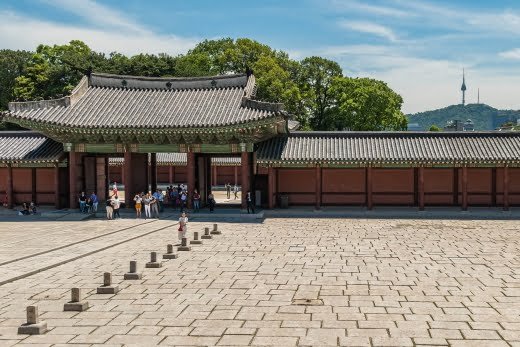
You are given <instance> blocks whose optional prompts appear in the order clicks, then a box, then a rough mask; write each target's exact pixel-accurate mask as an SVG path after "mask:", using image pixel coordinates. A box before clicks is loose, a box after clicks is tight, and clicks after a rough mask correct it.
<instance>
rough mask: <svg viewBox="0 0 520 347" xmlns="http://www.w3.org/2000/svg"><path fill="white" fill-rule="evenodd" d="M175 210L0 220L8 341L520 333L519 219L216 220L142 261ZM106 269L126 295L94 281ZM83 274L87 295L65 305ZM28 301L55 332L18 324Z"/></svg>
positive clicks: (457, 338) (498, 336)
mask: <svg viewBox="0 0 520 347" xmlns="http://www.w3.org/2000/svg"><path fill="white" fill-rule="evenodd" d="M174 223H175V222H174V220H173V216H172V220H167V219H164V220H159V221H150V220H149V221H136V220H132V219H128V220H122V221H105V220H89V221H84V222H43V221H42V222H37V221H34V222H17V223H8V222H3V223H1V222H0V283H2V284H1V285H0V346H11V345H18V346H22V345H30V346H62V345H70V344H77V345H84V346H97V345H105V346H122V345H126V346H129V345H135V346H150V345H209V346H211V345H217V346H221V345H222V346H224V345H230V346H236V345H244V346H248V345H254V346H294V345H302V346H337V345H343V346H414V345H437V346H442V345H453V346H520V316H519V314H520V244H519V235H518V232H519V229H520V228H519V226H520V223H519V222H516V221H453V220H377V219H371V220H367V219H296V218H294V219H267V220H265V221H264V222H263V223H219V229H220V230H222V232H223V234H222V235H216V236H214V238H213V239H212V240H204V244H203V245H193V248H192V251H190V252H179V253H180V257H179V258H178V259H174V260H168V261H165V262H164V263H163V267H162V268H157V269H145V268H144V264H145V263H146V262H147V261H149V257H150V252H151V251H158V252H160V254H162V253H164V251H165V250H166V244H167V243H175V242H176V234H177V227H176V226H175V225H174ZM210 225H211V224H210V223H205V222H197V221H195V220H194V221H193V222H191V223H190V225H189V234H190V238H191V236H192V233H193V231H199V232H202V231H203V228H204V227H205V226H210ZM130 260H137V261H138V269H139V271H141V272H142V273H143V278H142V280H134V281H130V280H127V281H124V280H123V274H124V273H125V272H127V271H128V267H129V261H130ZM105 271H109V272H112V274H113V277H114V282H115V283H116V284H118V285H119V287H120V289H121V290H120V292H119V293H118V294H116V295H99V294H96V293H95V291H96V287H97V286H99V285H100V284H101V283H102V275H103V272H105ZM75 286H77V287H80V288H82V290H83V296H84V298H85V299H86V300H88V301H89V304H90V306H91V307H90V308H89V310H88V311H86V312H80V313H76V312H63V304H64V303H65V302H67V301H68V300H69V298H70V288H72V287H75ZM298 299H303V300H299V301H298ZM295 300H296V301H295ZM307 300H309V302H307ZM302 303H303V305H302ZM33 304H36V305H37V306H38V308H39V311H40V317H41V319H43V320H45V321H47V323H48V326H49V329H50V330H49V332H47V334H45V335H41V336H23V335H17V327H18V326H19V325H20V324H21V323H23V322H25V307H26V306H28V305H33ZM307 304H314V305H307Z"/></svg>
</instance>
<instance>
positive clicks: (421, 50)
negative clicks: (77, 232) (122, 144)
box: [0, 0, 520, 112]
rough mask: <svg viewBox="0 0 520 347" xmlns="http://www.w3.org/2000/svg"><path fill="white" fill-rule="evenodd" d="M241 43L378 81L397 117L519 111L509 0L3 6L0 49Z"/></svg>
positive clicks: (515, 11)
mask: <svg viewBox="0 0 520 347" xmlns="http://www.w3.org/2000/svg"><path fill="white" fill-rule="evenodd" d="M221 37H233V38H236V37H248V38H253V39H256V40H259V41H261V42H263V43H266V44H268V45H270V46H272V47H273V48H276V49H281V50H285V51H287V52H288V53H289V54H290V56H291V57H292V58H294V59H303V58H305V57H307V56H312V55H320V56H324V57H327V58H330V59H333V60H336V61H337V62H338V63H340V65H341V66H342V68H343V70H344V73H345V74H346V75H348V76H368V77H373V78H377V79H381V80H384V81H386V82H387V83H388V84H389V85H390V87H392V88H393V89H394V90H396V91H397V92H399V93H400V94H401V95H402V96H403V98H404V106H403V110H404V111H405V112H418V111H424V110H428V109H434V108H438V107H443V106H447V105H450V104H455V103H459V102H460V98H461V96H460V90H459V89H460V84H461V78H462V76H461V75H462V69H463V68H465V69H466V84H467V86H468V90H467V97H466V98H467V100H468V101H469V102H476V101H477V88H480V96H481V101H482V102H485V103H487V104H490V105H491V106H494V107H497V108H507V109H520V73H519V72H520V1H518V0H515V1H513V0H495V1H488V0H472V1H470V0H457V1H446V0H438V1H433V0H413V1H412V0H379V1H376V0H374V1H362V0H298V1H296V0H287V1H282V0H278V1H275V0H265V1H243V0H242V1H236V0H229V1H226V0H220V1H215V0H211V1H210V0H191V1H188V0H182V1H181V0H170V1H168V0H154V1H139V0H126V1H116V0H106V1H101V0H73V1H72V0H32V1H29V0H3V1H2V2H1V3H0V48H11V49H29V50H33V49H34V48H35V47H36V45H37V44H38V43H46V44H62V43H66V42H68V41H70V40H72V39H80V40H83V41H85V42H86V43H87V44H89V45H90V46H91V47H92V48H93V49H95V50H98V51H103V52H107V53H109V52H111V51H119V52H122V53H125V54H129V55H130V54H135V53H140V52H149V53H159V52H166V53H169V54H178V53H185V52H186V51H187V50H189V49H190V48H192V47H193V46H194V45H195V44H196V43H197V42H198V41H200V40H202V39H206V38H208V39H212V38H221Z"/></svg>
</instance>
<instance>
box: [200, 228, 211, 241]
mask: <svg viewBox="0 0 520 347" xmlns="http://www.w3.org/2000/svg"><path fill="white" fill-rule="evenodd" d="M212 238H213V236H211V234H210V233H209V228H204V235H202V236H201V239H203V240H211V239H212Z"/></svg>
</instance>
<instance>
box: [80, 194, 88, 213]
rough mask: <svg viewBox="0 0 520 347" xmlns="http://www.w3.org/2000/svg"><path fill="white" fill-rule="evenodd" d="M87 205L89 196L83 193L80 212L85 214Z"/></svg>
mask: <svg viewBox="0 0 520 347" xmlns="http://www.w3.org/2000/svg"><path fill="white" fill-rule="evenodd" d="M86 205H87V196H86V195H85V192H81V195H80V196H79V212H81V213H85V212H86V210H85V206H86Z"/></svg>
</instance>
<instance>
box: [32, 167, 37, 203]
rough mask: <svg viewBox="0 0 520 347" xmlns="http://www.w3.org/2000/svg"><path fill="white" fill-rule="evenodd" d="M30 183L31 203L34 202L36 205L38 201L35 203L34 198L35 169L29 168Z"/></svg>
mask: <svg viewBox="0 0 520 347" xmlns="http://www.w3.org/2000/svg"><path fill="white" fill-rule="evenodd" d="M31 183H32V187H31V201H32V202H34V203H35V204H37V203H38V201H36V200H37V196H36V168H35V167H33V168H31Z"/></svg>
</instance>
